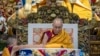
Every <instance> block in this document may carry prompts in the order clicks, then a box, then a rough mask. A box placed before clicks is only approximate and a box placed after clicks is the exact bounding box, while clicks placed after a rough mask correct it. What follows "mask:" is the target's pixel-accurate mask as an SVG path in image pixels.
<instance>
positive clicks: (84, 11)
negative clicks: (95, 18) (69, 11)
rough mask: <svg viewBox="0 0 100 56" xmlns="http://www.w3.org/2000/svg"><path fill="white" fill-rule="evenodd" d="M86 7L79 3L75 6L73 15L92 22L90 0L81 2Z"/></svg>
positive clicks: (81, 0)
mask: <svg viewBox="0 0 100 56" xmlns="http://www.w3.org/2000/svg"><path fill="white" fill-rule="evenodd" d="M79 1H80V2H81V3H82V4H83V5H84V6H81V5H80V4H78V3H75V4H74V8H73V13H76V14H78V15H79V17H80V18H81V19H86V20H91V19H92V10H91V5H90V3H89V0H79Z"/></svg>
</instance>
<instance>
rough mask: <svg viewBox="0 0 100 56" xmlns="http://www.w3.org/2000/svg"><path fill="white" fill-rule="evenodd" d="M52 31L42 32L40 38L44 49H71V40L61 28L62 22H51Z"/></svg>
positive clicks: (59, 20)
mask: <svg viewBox="0 0 100 56" xmlns="http://www.w3.org/2000/svg"><path fill="white" fill-rule="evenodd" d="M52 26H53V29H51V30H48V31H46V32H44V34H43V37H42V38H41V42H42V44H44V45H45V47H46V48H73V43H72V39H71V37H70V36H69V34H68V33H66V31H65V30H64V29H62V27H63V21H62V20H61V19H60V18H56V19H54V21H53V24H52Z"/></svg>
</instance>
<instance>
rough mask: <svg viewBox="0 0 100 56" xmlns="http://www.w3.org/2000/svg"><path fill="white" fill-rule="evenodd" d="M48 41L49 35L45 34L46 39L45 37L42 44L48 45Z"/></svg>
mask: <svg viewBox="0 0 100 56" xmlns="http://www.w3.org/2000/svg"><path fill="white" fill-rule="evenodd" d="M47 40H48V36H47V34H46V33H45V34H44V37H43V40H42V44H44V45H45V44H46V43H47Z"/></svg>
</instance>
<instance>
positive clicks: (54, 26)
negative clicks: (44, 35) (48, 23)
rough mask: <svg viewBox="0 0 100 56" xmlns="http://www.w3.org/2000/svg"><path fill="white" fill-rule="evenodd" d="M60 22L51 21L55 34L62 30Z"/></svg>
mask: <svg viewBox="0 0 100 56" xmlns="http://www.w3.org/2000/svg"><path fill="white" fill-rule="evenodd" d="M62 26H63V25H62V24H61V23H53V31H54V33H55V34H58V33H60V32H61V30H62Z"/></svg>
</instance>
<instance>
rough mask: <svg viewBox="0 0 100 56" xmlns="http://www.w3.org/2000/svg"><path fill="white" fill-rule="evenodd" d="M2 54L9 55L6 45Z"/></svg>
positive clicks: (3, 55)
mask: <svg viewBox="0 0 100 56" xmlns="http://www.w3.org/2000/svg"><path fill="white" fill-rule="evenodd" d="M2 56H11V55H10V53H9V50H8V48H7V47H5V48H4V50H3V53H2Z"/></svg>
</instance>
